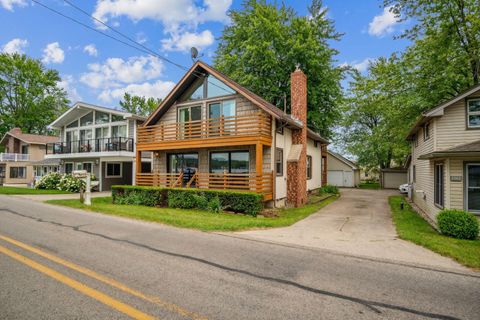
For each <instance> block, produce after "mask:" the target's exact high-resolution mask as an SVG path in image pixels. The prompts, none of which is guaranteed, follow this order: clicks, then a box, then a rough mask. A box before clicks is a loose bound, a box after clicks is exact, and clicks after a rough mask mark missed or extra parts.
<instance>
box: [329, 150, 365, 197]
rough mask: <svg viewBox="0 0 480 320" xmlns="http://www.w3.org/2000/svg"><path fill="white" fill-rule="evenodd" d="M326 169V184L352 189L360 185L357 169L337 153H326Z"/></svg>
mask: <svg viewBox="0 0 480 320" xmlns="http://www.w3.org/2000/svg"><path fill="white" fill-rule="evenodd" d="M327 169H328V170H327V171H328V177H327V183H328V184H330V185H334V186H337V187H349V188H354V187H357V186H358V185H359V183H360V170H359V168H358V167H357V166H356V165H355V164H354V163H353V162H352V161H350V160H348V159H346V158H344V157H342V156H341V155H339V154H338V153H335V152H332V151H328V155H327Z"/></svg>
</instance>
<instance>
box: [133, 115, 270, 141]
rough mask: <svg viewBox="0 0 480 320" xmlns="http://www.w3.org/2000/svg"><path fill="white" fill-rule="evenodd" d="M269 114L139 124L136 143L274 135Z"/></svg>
mask: <svg viewBox="0 0 480 320" xmlns="http://www.w3.org/2000/svg"><path fill="white" fill-rule="evenodd" d="M271 134H272V133H271V123H270V117H269V116H268V115H266V114H265V113H263V112H255V113H254V114H250V115H245V116H233V117H221V118H215V119H204V120H198V121H190V122H177V123H162V124H159V125H154V126H148V127H140V128H138V131H137V144H152V143H161V142H164V141H178V140H193V139H208V138H219V137H236V136H262V137H271Z"/></svg>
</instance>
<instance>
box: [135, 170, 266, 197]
mask: <svg viewBox="0 0 480 320" xmlns="http://www.w3.org/2000/svg"><path fill="white" fill-rule="evenodd" d="M136 184H137V185H138V186H154V187H177V188H181V187H184V188H200V189H214V190H236V191H252V192H257V193H262V194H271V193H272V188H273V186H272V184H273V174H272V172H267V173H263V174H262V175H258V176H257V175H256V174H255V173H245V174H243V173H203V172H197V173H195V174H193V175H183V173H137V175H136Z"/></svg>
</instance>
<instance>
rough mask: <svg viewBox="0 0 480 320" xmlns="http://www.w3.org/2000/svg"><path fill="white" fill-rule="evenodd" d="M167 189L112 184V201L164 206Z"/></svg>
mask: <svg viewBox="0 0 480 320" xmlns="http://www.w3.org/2000/svg"><path fill="white" fill-rule="evenodd" d="M166 193H167V190H166V189H163V188H153V187H137V186H112V198H113V203H116V204H132V205H143V206H149V207H158V206H161V207H164V206H166V199H167V196H166Z"/></svg>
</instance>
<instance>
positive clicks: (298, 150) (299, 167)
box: [287, 66, 307, 207]
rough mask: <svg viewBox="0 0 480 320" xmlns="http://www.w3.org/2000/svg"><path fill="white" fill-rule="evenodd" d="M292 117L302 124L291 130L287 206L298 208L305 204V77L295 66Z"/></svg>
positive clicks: (291, 85) (292, 89)
mask: <svg viewBox="0 0 480 320" xmlns="http://www.w3.org/2000/svg"><path fill="white" fill-rule="evenodd" d="M290 90H291V101H292V105H291V112H292V117H294V118H295V119H297V120H299V121H300V122H302V124H303V128H302V129H295V130H292V149H291V152H290V154H289V156H288V159H287V204H288V205H289V206H294V207H299V206H301V205H303V204H305V203H306V202H307V76H306V75H305V74H304V73H303V72H302V70H300V68H299V66H297V68H296V70H295V71H294V72H293V73H292V74H291V80H290Z"/></svg>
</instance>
